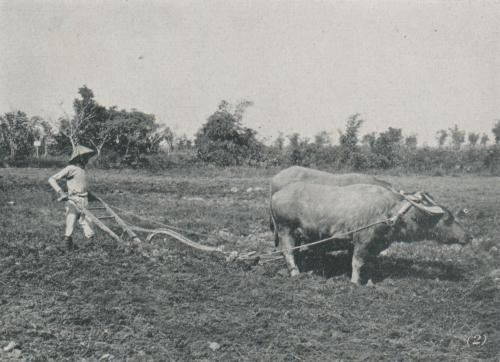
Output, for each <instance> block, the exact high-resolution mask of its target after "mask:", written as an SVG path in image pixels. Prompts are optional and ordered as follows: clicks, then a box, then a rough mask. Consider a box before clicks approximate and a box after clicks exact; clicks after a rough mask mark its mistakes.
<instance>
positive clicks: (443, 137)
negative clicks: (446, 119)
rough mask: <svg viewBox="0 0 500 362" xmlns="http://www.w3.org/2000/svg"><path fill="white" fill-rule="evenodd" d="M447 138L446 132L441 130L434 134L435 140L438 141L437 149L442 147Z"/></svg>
mask: <svg viewBox="0 0 500 362" xmlns="http://www.w3.org/2000/svg"><path fill="white" fill-rule="evenodd" d="M447 138H448V132H446V130H444V129H441V130H439V131H437V132H436V139H437V141H438V146H439V148H441V147H443V146H444V144H445V143H446V139H447Z"/></svg>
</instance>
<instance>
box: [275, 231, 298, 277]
mask: <svg viewBox="0 0 500 362" xmlns="http://www.w3.org/2000/svg"><path fill="white" fill-rule="evenodd" d="M281 235H282V236H281V237H280V246H281V252H282V253H283V256H284V257H285V261H286V265H287V267H288V270H289V271H290V276H292V277H294V276H297V275H299V274H300V272H299V268H298V267H297V264H295V259H294V257H293V254H294V253H293V250H292V248H293V247H294V246H295V239H294V238H293V236H292V233H291V232H290V230H284V232H283V233H282V234H281Z"/></svg>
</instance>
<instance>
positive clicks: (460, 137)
mask: <svg viewBox="0 0 500 362" xmlns="http://www.w3.org/2000/svg"><path fill="white" fill-rule="evenodd" d="M449 131H450V137H451V143H452V145H453V148H455V149H456V150H458V149H460V146H461V145H462V144H463V143H464V142H465V131H463V130H461V129H459V128H458V126H457V125H455V126H453V127H452V128H449Z"/></svg>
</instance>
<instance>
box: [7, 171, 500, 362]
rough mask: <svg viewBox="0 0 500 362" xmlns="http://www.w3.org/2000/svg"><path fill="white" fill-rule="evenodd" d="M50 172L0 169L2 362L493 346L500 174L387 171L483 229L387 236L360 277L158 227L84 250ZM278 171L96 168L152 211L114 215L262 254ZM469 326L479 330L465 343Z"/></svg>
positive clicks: (467, 350)
mask: <svg viewBox="0 0 500 362" xmlns="http://www.w3.org/2000/svg"><path fill="white" fill-rule="evenodd" d="M54 172H55V170H50V169H46V170H45V169H42V170H40V169H0V360H2V361H9V360H13V361H15V360H25V361H52V360H58V361H97V360H102V361H104V360H110V359H113V360H124V361H169V360H171V361H184V360H185V361H212V360H231V361H233V360H239V361H255V360H259V361H295V360H299V361H300V360H303V361H326V360H346V361H347V360H361V361H363V360H366V361H385V360H394V361H400V360H401V361H409V360H433V361H434V360H443V361H444V360H452V361H474V360H491V361H495V360H498V358H499V352H500V347H499V346H500V308H499V305H500V293H499V288H500V282H499V281H500V271H499V269H500V252H499V249H500V240H499V238H498V235H499V232H500V222H499V221H500V217H499V216H500V215H499V207H498V204H499V195H500V193H499V191H500V190H499V178H493V177H491V178H488V177H472V176H467V177H465V176H464V177H428V176H426V177H423V176H413V177H409V176H405V177H395V176H382V178H384V179H386V180H388V181H390V182H393V183H394V184H396V185H398V186H399V187H400V188H402V189H404V190H408V191H410V190H426V191H429V192H430V193H431V194H432V195H433V196H434V197H435V198H436V199H437V200H438V201H439V202H441V203H443V204H444V205H446V206H448V207H449V208H450V209H452V210H457V209H459V208H462V207H467V208H468V209H469V210H470V213H469V214H468V216H467V219H466V220H464V223H465V225H466V227H467V228H469V229H470V230H471V231H472V232H473V233H474V234H475V236H476V238H477V240H476V241H474V242H473V243H471V244H470V245H467V246H465V247H462V248H461V247H458V246H456V245H441V244H439V243H438V241H425V242H421V243H413V244H403V243H396V244H393V245H392V246H391V247H390V248H389V249H388V250H387V251H386V252H384V253H383V255H380V256H379V257H378V262H377V264H376V265H375V266H374V267H373V270H371V271H370V272H371V274H372V282H373V283H370V285H369V286H362V287H356V286H354V285H351V283H350V281H349V278H350V266H349V260H348V256H347V255H342V254H341V255H337V256H330V257H328V258H326V259H325V260H322V261H321V262H318V261H315V262H313V265H312V267H311V268H310V271H309V272H307V273H304V274H302V275H301V276H300V277H298V278H294V279H291V278H289V277H288V273H287V271H286V267H285V264H284V262H283V261H281V260H278V261H275V262H271V263H265V264H263V265H252V264H251V263H244V262H227V261H226V260H225V259H224V258H223V257H221V256H220V255H216V254H204V253H201V252H199V251H194V250H192V249H189V248H187V247H186V246H183V245H181V244H179V243H177V242H176V241H174V240H163V239H161V238H157V239H155V241H153V242H152V243H151V244H149V245H145V250H146V251H147V253H148V255H149V257H145V256H142V255H141V254H140V253H139V252H138V251H137V250H136V249H133V248H130V247H126V246H123V245H119V244H117V243H116V242H114V241H113V240H111V239H109V238H107V237H106V236H105V235H103V234H102V233H99V235H98V237H97V240H96V241H95V242H94V243H87V242H86V241H85V240H84V238H83V235H82V232H81V230H77V232H76V235H75V242H76V244H77V245H78V246H79V249H78V250H77V251H73V252H67V251H65V250H64V248H63V243H62V233H63V228H64V206H63V204H60V203H57V202H56V201H55V195H54V193H53V192H51V190H50V188H49V186H48V184H47V178H48V176H49V175H50V174H52V173H54ZM274 172H276V171H275V170H254V169H225V170H221V169H201V170H200V169H184V170H175V171H170V172H165V173H164V174H161V175H152V174H151V175H149V174H144V173H140V172H135V171H123V172H117V171H94V170H91V171H90V174H91V175H92V177H91V182H92V188H93V190H94V191H95V192H96V193H97V194H99V195H100V196H102V197H103V198H104V199H105V200H106V201H107V202H109V203H110V204H111V205H113V206H116V207H118V208H120V209H124V210H129V211H132V212H134V213H135V214H137V215H140V216H142V217H147V218H149V219H150V220H151V222H149V223H148V222H145V221H141V220H139V219H136V218H134V217H132V216H130V215H127V214H124V213H122V215H123V216H124V218H125V219H127V220H128V221H130V222H133V223H135V224H138V225H141V226H155V224H154V223H153V221H157V222H161V223H165V224H168V225H172V226H175V227H178V228H181V229H185V230H187V231H189V232H196V233H197V234H196V235H195V234H189V233H188V232H187V231H186V235H187V236H189V237H190V238H192V239H193V240H196V241H198V242H200V243H203V244H208V245H218V246H221V245H223V246H224V248H225V250H228V251H229V250H239V251H250V250H255V251H258V252H268V251H272V250H273V247H274V244H273V237H272V234H271V232H270V231H269V223H268V214H267V207H268V202H269V195H268V180H269V177H270V176H271V175H272V174H273V173H274ZM249 188H252V190H248V189H249ZM235 189H237V190H235ZM247 190H248V191H249V192H247ZM474 335H481V336H486V338H487V340H486V342H485V343H484V344H483V345H475V344H474V343H473V342H474V341H475V339H473V337H472V336H474ZM481 338H484V337H481ZM483 340H484V339H481V342H482V341H483ZM11 341H14V342H15V347H14V348H11V349H10V350H9V351H4V349H3V348H4V347H6V346H7V345H8V344H9V342H11ZM467 341H469V343H468V342H467ZM213 342H215V343H217V344H213ZM210 343H212V344H211V345H210ZM210 347H212V348H210Z"/></svg>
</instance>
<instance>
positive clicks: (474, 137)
mask: <svg viewBox="0 0 500 362" xmlns="http://www.w3.org/2000/svg"><path fill="white" fill-rule="evenodd" d="M467 139H468V140H469V145H471V147H475V146H476V144H477V142H478V141H479V133H474V132H469V134H468V135H467Z"/></svg>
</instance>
